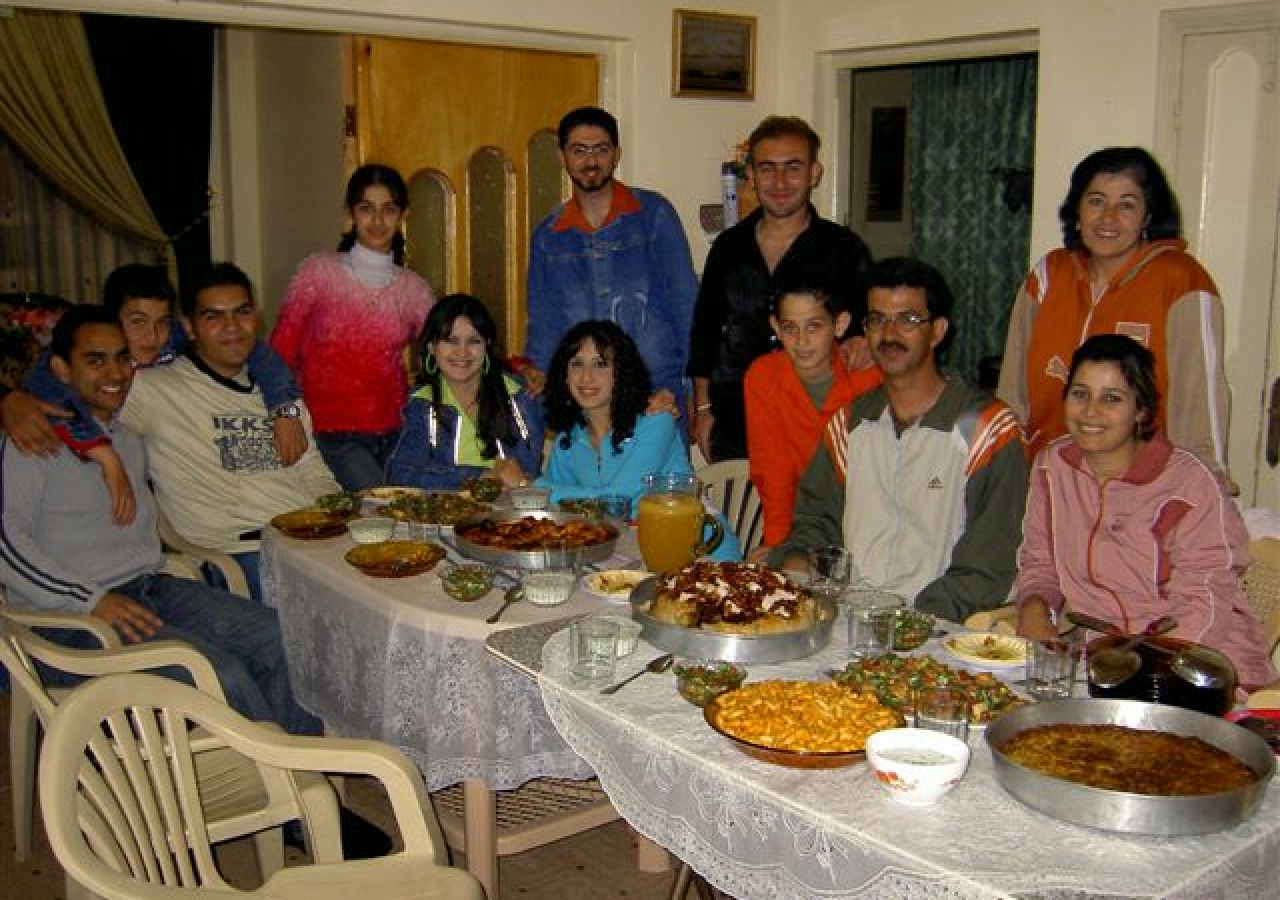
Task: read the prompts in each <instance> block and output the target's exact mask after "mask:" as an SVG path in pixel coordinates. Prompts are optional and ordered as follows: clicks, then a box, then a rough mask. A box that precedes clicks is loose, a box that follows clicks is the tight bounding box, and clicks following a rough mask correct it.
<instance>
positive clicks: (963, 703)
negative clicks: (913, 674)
mask: <svg viewBox="0 0 1280 900" xmlns="http://www.w3.org/2000/svg"><path fill="white" fill-rule="evenodd" d="M915 726H916V728H927V729H929V730H930V731H941V732H942V733H943V734H949V735H951V736H952V737H954V738H959V739H960V740H962V741H967V740H968V739H969V698H968V697H966V696H965V695H964V693H963V692H962V691H957V690H955V689H954V688H950V687H941V686H938V687H932V688H923V689H921V690H920V691H919V692H918V693H917V694H916V710H915Z"/></svg>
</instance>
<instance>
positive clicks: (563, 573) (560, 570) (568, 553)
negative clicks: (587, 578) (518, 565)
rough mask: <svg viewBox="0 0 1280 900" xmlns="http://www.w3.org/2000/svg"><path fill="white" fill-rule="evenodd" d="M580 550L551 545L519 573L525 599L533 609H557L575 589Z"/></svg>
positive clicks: (565, 545)
mask: <svg viewBox="0 0 1280 900" xmlns="http://www.w3.org/2000/svg"><path fill="white" fill-rule="evenodd" d="M581 557H582V548H580V547H575V546H572V545H570V544H561V543H557V544H551V545H549V546H548V547H546V548H545V549H544V550H543V551H542V554H541V558H540V559H539V560H538V561H537V562H536V563H535V564H534V565H532V566H529V567H527V568H522V569H521V570H520V584H521V586H522V587H523V588H524V596H525V599H526V600H528V601H529V602H530V603H532V604H533V605H534V606H559V605H560V604H561V603H564V602H565V601H566V600H568V599H569V597H570V596H571V595H572V594H573V591H574V588H576V587H577V586H578V574H579V571H580V564H581Z"/></svg>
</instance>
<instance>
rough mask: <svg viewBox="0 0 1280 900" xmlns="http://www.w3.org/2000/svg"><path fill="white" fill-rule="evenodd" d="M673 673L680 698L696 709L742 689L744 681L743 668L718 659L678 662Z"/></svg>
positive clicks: (745, 672) (745, 675)
mask: <svg viewBox="0 0 1280 900" xmlns="http://www.w3.org/2000/svg"><path fill="white" fill-rule="evenodd" d="M675 673H676V688H677V690H679V691H680V696H681V697H683V698H684V699H686V700H688V701H689V702H690V703H692V704H693V705H694V706H699V707H705V706H706V705H707V704H708V703H710V702H711V701H712V700H714V699H716V698H717V697H719V696H720V695H721V694H726V693H728V692H729V691H732V690H736V689H737V688H739V687H741V686H742V682H743V681H745V680H746V678H747V670H746V669H745V668H743V667H742V666H739V665H736V664H734V663H731V662H725V661H724V660H720V659H684V660H680V661H679V662H677V663H676V665H675Z"/></svg>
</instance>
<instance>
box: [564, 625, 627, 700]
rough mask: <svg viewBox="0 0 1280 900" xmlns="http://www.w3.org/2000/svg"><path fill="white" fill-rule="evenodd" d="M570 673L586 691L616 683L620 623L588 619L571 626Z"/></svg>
mask: <svg viewBox="0 0 1280 900" xmlns="http://www.w3.org/2000/svg"><path fill="white" fill-rule="evenodd" d="M569 658H570V671H571V672H572V674H573V679H574V681H575V682H577V683H578V684H580V685H581V686H583V687H599V686H602V685H606V684H608V683H609V682H611V681H612V680H613V670H614V665H615V663H616V661H617V658H618V623H617V622H613V621H610V620H609V619H606V618H603V617H601V616H588V617H586V618H585V619H578V620H577V621H575V622H571V623H570V624H569Z"/></svg>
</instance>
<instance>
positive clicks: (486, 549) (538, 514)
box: [453, 510, 626, 569]
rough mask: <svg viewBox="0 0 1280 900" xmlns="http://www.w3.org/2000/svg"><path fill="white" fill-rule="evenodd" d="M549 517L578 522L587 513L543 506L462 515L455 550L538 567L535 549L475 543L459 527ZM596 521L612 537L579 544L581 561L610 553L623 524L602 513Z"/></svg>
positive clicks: (496, 562) (508, 564) (512, 566)
mask: <svg viewBox="0 0 1280 900" xmlns="http://www.w3.org/2000/svg"><path fill="white" fill-rule="evenodd" d="M525 518H533V519H550V520H551V521H553V522H581V521H584V520H585V519H586V518H587V517H586V516H580V515H576V514H574V513H562V512H549V511H547V510H519V511H517V510H512V511H509V512H491V513H483V514H481V515H476V516H471V517H469V518H466V519H463V520H462V521H461V522H459V523H458V524H457V525H455V526H454V532H453V533H454V542H455V543H456V544H457V547H458V551H459V552H460V553H462V555H463V556H468V557H470V558H471V559H475V560H479V561H480V562H485V563H489V564H490V565H494V566H498V567H500V568H504V569H517V568H519V569H539V568H541V567H542V565H543V555H542V552H541V551H538V550H503V549H502V548H500V547H490V546H488V545H486V544H476V543H473V542H472V541H469V540H467V539H466V538H464V537H463V536H462V530H463V529H464V528H465V527H466V526H468V525H474V524H477V523H479V522H484V521H494V522H518V521H520V520H521V519H525ZM592 521H593V522H594V521H600V523H601V524H603V525H604V526H605V527H606V528H608V529H610V530H611V531H612V533H613V537H611V538H609V540H607V541H603V542H602V543H599V544H591V545H590V546H587V547H583V548H582V563H583V565H590V564H591V563H598V562H604V561H605V560H606V559H608V558H609V557H610V556H612V555H613V550H614V547H616V546H617V544H618V532H619V529H621V528H625V527H626V526H625V525H624V524H622V523H621V522H619V521H618V520H617V519H612V518H610V517H608V516H605V517H603V519H602V520H595V519H593V520H592Z"/></svg>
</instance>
